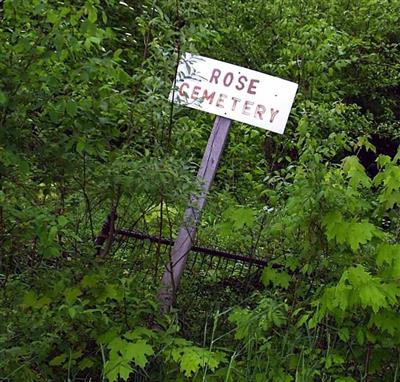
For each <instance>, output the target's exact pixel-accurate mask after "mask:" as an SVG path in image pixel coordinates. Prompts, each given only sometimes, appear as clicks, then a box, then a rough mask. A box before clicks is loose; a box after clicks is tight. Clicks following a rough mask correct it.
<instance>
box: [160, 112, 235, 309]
mask: <svg viewBox="0 0 400 382" xmlns="http://www.w3.org/2000/svg"><path fill="white" fill-rule="evenodd" d="M231 124H232V121H231V120H230V119H227V118H224V117H219V116H218V117H216V119H215V122H214V127H213V129H212V131H211V134H210V137H209V139H208V143H207V147H206V150H205V152H204V155H203V159H202V162H201V165H200V168H199V172H198V173H197V179H198V181H199V182H200V184H201V192H200V194H199V195H195V194H194V195H192V196H191V198H190V199H191V204H190V206H189V207H188V208H187V210H186V211H185V215H184V219H183V225H182V227H181V228H180V230H179V232H178V236H177V238H176V240H175V244H174V246H173V247H172V250H171V259H170V262H169V264H168V265H167V269H166V270H165V272H164V275H163V278H162V282H161V284H162V285H161V289H160V292H159V294H158V300H159V301H160V303H161V309H162V311H163V312H164V313H167V312H168V311H169V310H170V308H171V306H172V304H173V302H174V300H175V295H176V290H177V288H178V286H179V283H180V279H181V277H182V274H183V271H184V269H185V265H186V260H187V256H188V253H189V251H190V249H191V248H192V245H193V243H194V241H195V238H196V233H197V226H198V224H199V222H200V217H201V212H202V210H203V208H204V205H205V203H206V196H207V193H208V191H209V189H210V186H211V184H212V182H213V179H214V176H215V173H216V171H217V168H218V163H219V161H220V158H221V155H222V151H223V149H224V146H225V142H226V139H227V137H228V133H229V129H230V127H231Z"/></svg>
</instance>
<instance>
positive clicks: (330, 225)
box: [323, 211, 382, 252]
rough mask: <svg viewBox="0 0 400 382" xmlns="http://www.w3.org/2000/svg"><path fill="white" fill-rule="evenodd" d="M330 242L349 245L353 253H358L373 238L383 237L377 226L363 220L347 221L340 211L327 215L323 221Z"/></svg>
mask: <svg viewBox="0 0 400 382" xmlns="http://www.w3.org/2000/svg"><path fill="white" fill-rule="evenodd" d="M323 225H324V226H325V227H326V236H327V238H328V240H335V241H336V242H337V243H338V244H348V245H349V246H350V248H351V250H352V251H353V252H357V251H358V249H359V247H360V245H361V244H366V243H368V242H369V241H370V240H371V239H372V238H373V237H382V232H380V231H379V230H378V229H377V228H376V226H375V225H373V224H371V223H370V222H369V221H368V220H366V219H363V220H362V221H360V222H358V221H356V220H355V219H352V220H350V221H346V220H344V218H343V215H342V213H341V212H339V211H334V212H331V213H329V214H327V215H326V216H325V217H324V219H323Z"/></svg>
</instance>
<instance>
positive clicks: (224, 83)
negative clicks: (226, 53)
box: [158, 53, 297, 313]
mask: <svg viewBox="0 0 400 382" xmlns="http://www.w3.org/2000/svg"><path fill="white" fill-rule="evenodd" d="M296 90H297V84H295V83H293V82H289V81H286V80H283V79H280V78H277V77H273V76H269V75H267V74H264V73H259V72H256V71H254V70H250V69H246V68H242V67H239V66H235V65H231V64H228V63H225V62H221V61H217V60H213V59H210V58H206V57H202V56H196V55H192V54H190V53H187V54H184V55H183V57H182V59H181V61H180V64H179V67H178V71H177V77H176V79H175V83H174V89H173V90H172V91H171V93H170V101H171V102H175V103H177V104H181V105H185V106H188V107H191V108H194V109H198V110H202V111H206V112H209V113H212V114H216V115H217V118H216V119H215V122H214V127H213V129H212V131H211V135H210V137H209V139H208V144H207V148H206V151H205V153H204V156H203V160H202V162H201V166H200V169H199V172H198V174H197V179H198V180H199V182H200V184H201V193H200V195H192V196H191V204H190V206H189V207H188V209H187V210H186V212H185V216H184V222H183V225H182V227H181V228H180V230H179V232H178V236H177V238H176V241H175V243H174V246H173V248H172V251H171V259H170V262H169V264H168V265H167V269H166V270H165V272H164V275H163V278H162V286H161V289H160V291H159V294H158V300H159V302H160V304H161V309H162V311H163V312H164V313H166V312H168V311H169V310H170V308H171V306H172V304H173V302H174V299H175V296H176V291H177V289H178V287H179V283H180V279H181V277H182V274H183V271H184V269H185V265H186V261H187V256H188V253H189V251H190V249H191V247H192V245H193V243H194V240H195V238H196V233H197V226H198V223H199V222H200V217H201V212H202V210H203V207H204V205H205V202H206V195H207V193H208V191H209V189H210V187H211V184H212V182H213V179H214V176H215V173H216V171H217V167H218V163H219V161H220V158H221V155H222V151H223V148H224V145H225V142H226V139H227V136H228V133H229V129H230V127H231V124H232V120H237V121H240V122H243V123H247V124H249V125H253V126H257V127H261V128H263V129H266V130H271V131H274V132H277V133H280V134H282V133H283V131H284V129H285V125H286V122H287V119H288V117H289V113H290V109H291V106H292V103H293V100H294V96H295V94H296Z"/></svg>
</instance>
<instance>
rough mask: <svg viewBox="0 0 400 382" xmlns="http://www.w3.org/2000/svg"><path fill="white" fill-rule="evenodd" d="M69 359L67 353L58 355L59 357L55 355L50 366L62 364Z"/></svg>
mask: <svg viewBox="0 0 400 382" xmlns="http://www.w3.org/2000/svg"><path fill="white" fill-rule="evenodd" d="M66 360H67V355H66V354H65V353H63V354H60V355H58V356H57V357H54V358H53V359H52V360H51V361H50V362H49V365H50V366H60V365H62V364H63V363H64V362H65V361H66Z"/></svg>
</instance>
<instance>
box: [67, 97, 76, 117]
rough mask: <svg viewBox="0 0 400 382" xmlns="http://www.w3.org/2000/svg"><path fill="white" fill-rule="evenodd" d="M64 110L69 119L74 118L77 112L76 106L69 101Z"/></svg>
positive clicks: (72, 101)
mask: <svg viewBox="0 0 400 382" xmlns="http://www.w3.org/2000/svg"><path fill="white" fill-rule="evenodd" d="M65 110H66V112H67V114H68V115H69V116H70V117H75V116H76V114H77V112H78V104H77V103H76V102H75V101H74V100H72V99H70V100H68V101H67V103H66V105H65Z"/></svg>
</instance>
